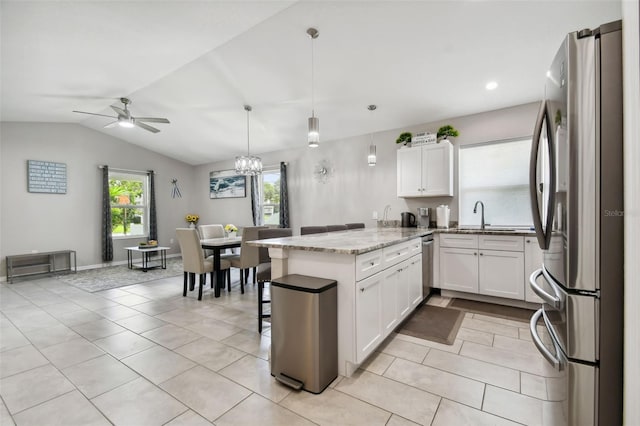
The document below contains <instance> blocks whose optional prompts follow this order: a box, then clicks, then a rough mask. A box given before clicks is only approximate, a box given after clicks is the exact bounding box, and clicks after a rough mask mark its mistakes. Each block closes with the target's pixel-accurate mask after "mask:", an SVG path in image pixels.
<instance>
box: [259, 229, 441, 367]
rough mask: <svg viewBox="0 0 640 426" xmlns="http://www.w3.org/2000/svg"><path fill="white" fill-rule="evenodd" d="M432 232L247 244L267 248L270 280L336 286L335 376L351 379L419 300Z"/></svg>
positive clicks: (360, 232)
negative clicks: (306, 278) (426, 239)
mask: <svg viewBox="0 0 640 426" xmlns="http://www.w3.org/2000/svg"><path fill="white" fill-rule="evenodd" d="M431 232H432V231H431V230H428V229H417V228H365V229H354V230H349V231H342V232H330V233H326V234H312V235H303V236H293V237H288V238H273V239H269V240H259V241H253V242H250V243H248V244H251V245H254V246H258V247H268V248H269V255H270V256H271V262H272V269H271V271H272V278H278V277H281V276H284V275H288V274H301V275H311V276H316V277H320V278H328V279H333V280H336V281H337V282H338V373H339V374H341V375H343V376H351V375H352V374H353V373H354V372H355V371H356V369H357V368H358V366H359V365H360V364H361V363H362V362H363V361H364V360H365V359H366V358H367V357H368V356H369V355H370V354H371V353H372V352H373V351H374V350H375V348H376V347H378V345H380V343H382V341H383V340H384V339H385V338H386V337H387V336H388V335H389V334H390V333H391V332H392V331H393V330H394V329H395V328H396V327H397V326H398V325H399V324H400V323H401V322H402V320H404V319H405V318H406V317H407V316H408V315H409V314H410V313H411V312H412V311H413V310H414V309H415V308H416V307H417V306H418V304H419V303H420V302H421V301H422V300H423V295H422V237H423V236H425V235H428V234H430V233H431Z"/></svg>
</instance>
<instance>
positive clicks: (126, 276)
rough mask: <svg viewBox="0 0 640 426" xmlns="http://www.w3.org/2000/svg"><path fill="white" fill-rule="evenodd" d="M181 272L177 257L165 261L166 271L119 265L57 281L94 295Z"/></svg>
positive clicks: (86, 271)
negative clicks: (98, 292) (97, 292)
mask: <svg viewBox="0 0 640 426" xmlns="http://www.w3.org/2000/svg"><path fill="white" fill-rule="evenodd" d="M182 272H183V270H182V258H180V257H177V258H170V259H167V269H162V268H157V269H149V270H148V271H147V272H144V271H142V269H129V268H128V267H127V265H119V266H109V267H106V268H95V269H87V270H84V271H78V272H77V273H75V274H66V275H59V276H58V279H59V280H60V281H64V282H66V283H67V284H69V285H72V286H74V287H77V288H80V289H82V290H85V291H88V292H90V293H95V292H96V291H102V290H109V289H111V288H118V287H124V286H127V285H132V284H139V283H143V282H147V281H153V280H159V279H162V278H168V277H175V276H177V275H182Z"/></svg>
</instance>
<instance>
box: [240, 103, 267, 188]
mask: <svg viewBox="0 0 640 426" xmlns="http://www.w3.org/2000/svg"><path fill="white" fill-rule="evenodd" d="M244 110H245V111H247V155H242V156H239V157H236V173H238V174H240V175H249V176H251V175H259V174H260V173H262V160H261V159H260V157H256V156H255V155H251V153H250V151H249V112H251V106H250V105H245V106H244Z"/></svg>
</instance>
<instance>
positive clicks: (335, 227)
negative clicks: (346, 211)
mask: <svg viewBox="0 0 640 426" xmlns="http://www.w3.org/2000/svg"><path fill="white" fill-rule="evenodd" d="M347 229H349V228H347V225H327V231H328V232H335V231H346V230H347Z"/></svg>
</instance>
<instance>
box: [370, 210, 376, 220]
mask: <svg viewBox="0 0 640 426" xmlns="http://www.w3.org/2000/svg"><path fill="white" fill-rule="evenodd" d="M371 219H375V220H378V212H377V211H375V210H374V211H373V214H372V215H371Z"/></svg>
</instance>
